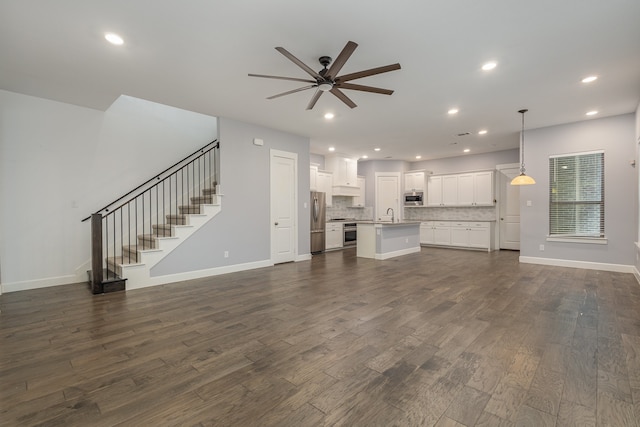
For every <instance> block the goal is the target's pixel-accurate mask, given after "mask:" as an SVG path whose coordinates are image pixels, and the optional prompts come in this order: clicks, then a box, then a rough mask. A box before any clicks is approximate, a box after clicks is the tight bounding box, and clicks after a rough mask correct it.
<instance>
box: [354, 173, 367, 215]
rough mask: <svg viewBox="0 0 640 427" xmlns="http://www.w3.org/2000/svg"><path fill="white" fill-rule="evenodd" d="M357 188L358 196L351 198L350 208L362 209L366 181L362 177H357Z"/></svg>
mask: <svg viewBox="0 0 640 427" xmlns="http://www.w3.org/2000/svg"><path fill="white" fill-rule="evenodd" d="M358 188H359V190H358V195H357V196H356V197H354V198H353V203H352V204H351V206H352V207H354V208H364V207H365V194H366V181H365V178H364V176H359V177H358Z"/></svg>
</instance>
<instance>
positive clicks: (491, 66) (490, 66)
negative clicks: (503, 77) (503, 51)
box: [482, 61, 498, 71]
mask: <svg viewBox="0 0 640 427" xmlns="http://www.w3.org/2000/svg"><path fill="white" fill-rule="evenodd" d="M496 65H498V63H497V62H494V61H490V62H487V63H485V64H483V65H482V69H483V70H484V71H489V70H493V69H494V68H496Z"/></svg>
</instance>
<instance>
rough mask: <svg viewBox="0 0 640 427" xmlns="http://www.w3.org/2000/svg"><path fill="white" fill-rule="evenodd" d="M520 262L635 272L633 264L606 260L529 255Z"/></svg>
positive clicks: (522, 257) (521, 258)
mask: <svg viewBox="0 0 640 427" xmlns="http://www.w3.org/2000/svg"><path fill="white" fill-rule="evenodd" d="M520 262H521V263H524V264H541V265H553V266H555V267H570V268H582V269H586V270H602V271H613V272H616V273H634V269H635V267H634V266H633V265H623V264H607V263H604V262H589V261H573V260H569V259H555V258H538V257H529V256H521V257H520ZM636 271H637V270H636ZM636 277H637V276H636Z"/></svg>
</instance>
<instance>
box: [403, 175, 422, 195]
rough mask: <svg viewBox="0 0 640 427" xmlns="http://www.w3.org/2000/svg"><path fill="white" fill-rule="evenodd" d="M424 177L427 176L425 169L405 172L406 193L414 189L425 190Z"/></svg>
mask: <svg viewBox="0 0 640 427" xmlns="http://www.w3.org/2000/svg"><path fill="white" fill-rule="evenodd" d="M424 177H425V173H424V171H418V172H405V174H404V191H405V193H410V192H413V191H424V188H425V180H424Z"/></svg>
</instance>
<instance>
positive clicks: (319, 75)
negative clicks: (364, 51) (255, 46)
mask: <svg viewBox="0 0 640 427" xmlns="http://www.w3.org/2000/svg"><path fill="white" fill-rule="evenodd" d="M356 47H358V44H357V43H355V42H352V41H349V42H347V44H346V45H345V47H344V48H343V49H342V51H341V52H340V54H339V55H338V57H337V58H336V59H335V61H333V64H332V63H331V61H332V59H331V57H329V56H321V57H320V58H318V61H319V62H320V65H322V66H323V69H322V70H320V71H318V72H316V71H315V70H313V69H312V68H311V67H309V66H308V65H306V64H305V63H304V62H302V61H301V60H299V59H298V58H296V57H295V56H293V55H292V54H291V53H290V52H289V51H287V50H286V49H285V48H283V47H276V50H277V51H278V52H280V53H281V54H283V55H284V56H285V57H286V58H287V59H289V60H290V61H291V62H293V63H294V64H296V65H297V66H298V67H300V68H302V69H303V70H304V71H305V72H306V73H307V74H309V75H310V76H311V77H312V78H313V80H311V79H301V78H296V77H282V76H269V75H264V74H249V76H250V77H261V78H267V79H279V80H291V81H296V82H305V83H311V84H309V85H307V86H303V87H301V88H298V89H293V90H289V91H287V92H283V93H279V94H276V95H272V96H269V97H268V98H267V99H274V98H279V97H281V96H284V95H290V94H292V93H296V92H301V91H303V90H307V89H313V88H316V93H315V94H314V95H313V96H312V97H311V101H310V102H309V104H308V105H307V110H311V109H312V108H313V107H314V106H315V104H316V102H318V99H320V96H321V95H322V94H323V93H324V92H331V93H332V94H333V95H334V96H335V97H336V98H338V99H339V100H341V101H342V102H344V103H345V104H346V105H347V106H348V107H349V108H355V107H357V105H356V103H355V102H353V101H352V100H351V99H350V98H349V97H348V96H347V95H346V94H345V93H344V92H342V90H341V89H349V90H358V91H361V92H370V93H379V94H382V95H391V94H392V93H393V91H392V90H390V89H382V88H378V87H373V86H364V85H359V84H353V83H348V82H349V81H351V80H356V79H361V78H363V77H369V76H374V75H376V74H382V73H387V72H389V71H394V70H399V69H400V64H398V63H396V64H391V65H386V66H383V67H376V68H371V69H368V70H363V71H358V72H355V73H350V74H345V75H342V76H338V73H339V72H340V70H341V69H342V67H343V66H344V64H345V63H346V62H347V60H348V59H349V58H350V57H351V55H352V54H353V52H354V51H355V49H356ZM329 65H331V66H329ZM327 67H329V68H327Z"/></svg>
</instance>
